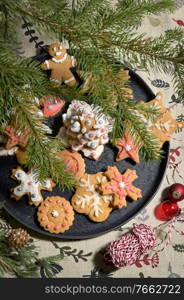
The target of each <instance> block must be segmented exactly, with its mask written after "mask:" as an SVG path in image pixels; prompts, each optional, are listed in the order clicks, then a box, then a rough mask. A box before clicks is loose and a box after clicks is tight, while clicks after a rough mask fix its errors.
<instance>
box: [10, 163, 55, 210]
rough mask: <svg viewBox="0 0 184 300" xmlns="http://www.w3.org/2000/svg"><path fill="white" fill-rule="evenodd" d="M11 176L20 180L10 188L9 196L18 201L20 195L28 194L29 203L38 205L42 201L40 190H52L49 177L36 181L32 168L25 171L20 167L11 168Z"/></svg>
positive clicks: (52, 185)
mask: <svg viewBox="0 0 184 300" xmlns="http://www.w3.org/2000/svg"><path fill="white" fill-rule="evenodd" d="M11 177H12V178H13V179H15V180H17V181H19V182H20V184H19V185H18V186H16V187H15V188H13V189H11V191H12V194H11V197H12V198H15V199H16V200H17V201H18V200H20V199H21V198H22V196H24V195H28V197H29V204H30V205H35V206H38V205H39V204H40V203H41V202H42V201H43V198H42V195H41V192H40V191H41V190H45V191H52V189H53V187H54V186H55V184H54V183H53V182H52V180H51V179H46V180H45V181H44V182H43V183H40V182H39V181H37V179H36V173H35V172H34V171H33V170H32V171H29V172H28V173H26V172H24V170H22V169H21V168H20V167H18V168H16V169H13V170H12V176H11Z"/></svg>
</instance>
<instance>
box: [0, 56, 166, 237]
mask: <svg viewBox="0 0 184 300" xmlns="http://www.w3.org/2000/svg"><path fill="white" fill-rule="evenodd" d="M39 60H43V56H41V59H39ZM130 75H131V86H132V89H133V91H134V97H135V99H136V100H137V101H140V100H144V101H146V102H147V101H150V100H151V99H153V98H154V97H155V95H154V94H153V93H152V91H151V90H150V88H149V87H148V86H147V85H146V83H145V82H144V81H143V80H142V79H141V78H140V77H139V76H138V75H137V74H136V73H135V72H133V71H130ZM60 115H61V114H58V115H57V116H56V117H55V118H54V122H53V120H52V122H51V124H52V125H54V127H55V129H56V127H58V126H60V123H61V116H60ZM56 124H57V126H56ZM163 150H164V152H165V156H164V158H163V159H162V160H161V161H156V162H153V161H151V162H145V161H143V160H142V159H141V163H140V164H137V165H136V164H134V163H132V162H131V161H130V160H128V159H127V160H123V161H119V162H115V157H116V154H117V149H116V148H113V147H112V146H111V145H106V146H105V151H104V152H103V154H102V156H101V158H100V160H99V161H92V160H90V159H88V158H85V162H86V173H91V174H92V173H97V172H100V171H105V170H106V168H107V166H110V165H111V166H113V165H114V166H117V167H118V169H119V171H120V172H124V171H125V170H126V169H127V168H132V169H135V170H136V172H137V174H138V179H137V180H135V181H134V185H135V186H136V187H138V188H140V189H141V190H142V195H143V197H142V198H141V199H139V200H138V201H131V200H130V201H128V205H127V207H126V208H122V209H119V210H114V211H113V212H112V213H111V214H110V217H109V218H108V219H107V220H106V221H105V222H101V223H94V222H92V221H90V220H89V219H88V218H87V216H85V215H83V214H78V213H76V215H75V221H74V224H73V226H72V227H71V228H70V229H69V230H68V231H66V232H64V233H63V234H52V233H49V232H47V231H45V230H43V229H42V228H41V227H40V226H39V224H38V223H37V220H36V211H37V208H35V207H32V206H29V205H28V201H27V197H26V196H24V197H23V198H22V199H21V200H20V201H19V202H16V201H15V200H14V199H12V198H10V192H9V190H10V188H12V187H14V186H16V185H17V183H16V182H15V181H14V180H13V179H11V178H10V173H11V169H12V168H15V167H16V166H17V162H16V159H15V157H2V158H0V174H1V176H0V177H1V179H0V201H2V200H3V201H5V209H6V210H7V212H8V213H9V214H10V215H11V216H13V217H14V218H15V219H16V220H17V221H19V222H20V223H22V224H23V225H25V226H26V227H28V228H31V229H32V230H34V231H37V232H39V233H41V234H43V235H48V236H52V237H58V238H60V239H71V240H77V239H87V238H92V237H96V236H98V235H101V234H104V233H106V232H109V231H111V230H113V229H115V228H116V227H118V226H120V225H122V224H124V223H126V222H128V221H129V220H130V219H131V218H133V217H135V215H136V214H137V213H138V212H140V210H141V209H142V208H143V207H145V205H146V204H147V203H148V202H149V201H150V200H151V199H152V198H153V196H154V194H155V193H156V191H157V190H158V188H159V185H160V183H161V181H162V179H163V177H164V173H165V170H166V167H167V161H168V153H169V143H168V142H166V143H165V144H164V145H163ZM42 195H43V197H44V198H45V197H46V196H49V195H60V196H64V197H65V198H66V199H68V200H70V199H71V196H72V192H70V191H67V190H66V191H64V192H61V191H60V190H59V188H58V187H56V188H55V189H54V190H53V191H52V192H51V193H50V192H49V193H48V192H42Z"/></svg>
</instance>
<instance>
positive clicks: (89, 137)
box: [57, 100, 114, 159]
mask: <svg viewBox="0 0 184 300" xmlns="http://www.w3.org/2000/svg"><path fill="white" fill-rule="evenodd" d="M84 118H86V121H85V126H89V125H90V124H92V120H90V119H88V118H93V119H94V121H95V123H96V124H95V125H94V126H93V128H92V129H90V130H89V129H88V128H86V127H85V126H84V127H83V125H82V124H81V122H82V121H83V120H84ZM76 120H77V121H76ZM113 123H114V121H113V120H112V119H111V118H110V117H107V116H105V115H104V114H103V113H102V110H101V108H100V107H99V106H95V105H89V104H88V103H86V102H85V101H79V100H73V101H72V103H71V104H70V105H69V107H68V110H67V112H66V113H65V114H63V124H64V126H65V127H66V131H65V134H64V136H65V138H66V140H67V142H68V144H69V146H70V147H71V148H72V150H74V151H79V150H82V151H83V153H84V155H85V156H86V157H90V158H92V159H98V158H99V157H100V155H101V154H102V152H103V150H104V147H103V146H102V145H104V144H107V143H108V141H109V137H108V133H109V132H111V131H112V128H113ZM71 132H74V133H78V134H77V136H75V139H74V141H72V139H71ZM62 133H63V131H62ZM57 137H61V138H62V136H61V135H60V134H58V136H57ZM91 141H92V142H91Z"/></svg>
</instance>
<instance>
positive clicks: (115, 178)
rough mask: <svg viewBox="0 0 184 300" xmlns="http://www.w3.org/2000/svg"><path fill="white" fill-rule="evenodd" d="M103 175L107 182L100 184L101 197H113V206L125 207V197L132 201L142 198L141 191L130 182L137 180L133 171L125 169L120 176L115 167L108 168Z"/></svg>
mask: <svg viewBox="0 0 184 300" xmlns="http://www.w3.org/2000/svg"><path fill="white" fill-rule="evenodd" d="M104 174H105V176H107V178H108V179H109V181H108V182H104V183H101V185H100V187H99V189H100V190H101V192H102V193H103V195H113V203H112V205H113V206H115V207H117V208H122V207H124V206H127V203H126V197H127V196H128V197H130V198H131V199H133V200H137V199H138V198H141V197H142V195H141V190H140V189H138V188H136V187H135V186H133V185H132V181H134V180H135V179H136V178H137V175H136V171H135V170H130V169H127V170H126V171H125V173H124V174H123V175H122V174H121V173H120V172H119V171H118V169H117V168H116V167H108V169H107V171H106V172H105V173H104Z"/></svg>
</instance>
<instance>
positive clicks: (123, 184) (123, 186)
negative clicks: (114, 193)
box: [119, 181, 126, 189]
mask: <svg viewBox="0 0 184 300" xmlns="http://www.w3.org/2000/svg"><path fill="white" fill-rule="evenodd" d="M125 186H126V183H125V182H124V181H121V182H119V187H120V188H121V189H124V188H125Z"/></svg>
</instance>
